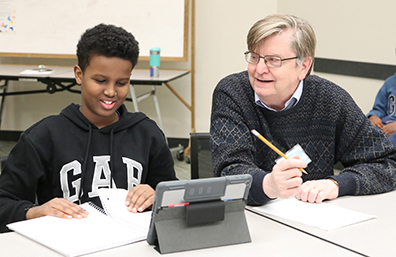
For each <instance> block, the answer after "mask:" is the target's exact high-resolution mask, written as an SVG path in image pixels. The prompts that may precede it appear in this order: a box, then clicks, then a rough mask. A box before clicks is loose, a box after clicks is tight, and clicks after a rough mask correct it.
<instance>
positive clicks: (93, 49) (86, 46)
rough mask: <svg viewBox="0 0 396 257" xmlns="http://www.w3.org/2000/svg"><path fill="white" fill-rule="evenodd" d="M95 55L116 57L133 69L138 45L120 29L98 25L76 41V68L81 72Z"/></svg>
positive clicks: (130, 35) (136, 59)
mask: <svg viewBox="0 0 396 257" xmlns="http://www.w3.org/2000/svg"><path fill="white" fill-rule="evenodd" d="M95 55H100V56H106V57H118V58H121V59H124V60H127V61H130V62H131V63H132V68H134V67H135V65H136V64H137V61H138V57H139V43H138V42H137V41H136V39H135V37H134V36H133V35H132V34H131V33H129V32H128V31H126V30H125V29H123V28H122V27H116V26H114V25H106V24H99V25H96V26H95V27H93V28H90V29H87V30H86V31H85V32H84V33H83V34H82V36H81V38H80V40H79V41H78V44H77V59H78V66H80V68H81V70H82V71H83V72H84V71H85V68H86V67H87V66H88V65H89V62H90V60H91V58H92V56H95Z"/></svg>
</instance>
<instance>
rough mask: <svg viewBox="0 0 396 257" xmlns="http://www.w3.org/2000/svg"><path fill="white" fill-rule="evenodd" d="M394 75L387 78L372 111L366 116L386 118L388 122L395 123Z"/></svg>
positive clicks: (395, 77)
mask: <svg viewBox="0 0 396 257" xmlns="http://www.w3.org/2000/svg"><path fill="white" fill-rule="evenodd" d="M395 97H396V73H395V74H394V75H393V76H391V77H389V78H387V79H386V81H385V83H384V85H383V86H382V87H381V89H380V90H379V91H378V94H377V97H376V98H375V102H374V106H373V109H372V110H371V111H370V112H369V113H368V114H367V117H370V116H371V115H375V116H378V117H379V118H381V119H382V118H384V117H388V118H389V120H393V121H396V110H395V102H396V99H395Z"/></svg>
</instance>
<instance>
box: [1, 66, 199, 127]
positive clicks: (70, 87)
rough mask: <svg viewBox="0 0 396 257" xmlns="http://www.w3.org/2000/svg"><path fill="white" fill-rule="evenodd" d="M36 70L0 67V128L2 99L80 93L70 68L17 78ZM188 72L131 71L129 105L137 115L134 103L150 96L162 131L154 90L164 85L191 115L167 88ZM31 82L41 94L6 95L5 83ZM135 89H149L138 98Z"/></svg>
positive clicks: (28, 91)
mask: <svg viewBox="0 0 396 257" xmlns="http://www.w3.org/2000/svg"><path fill="white" fill-rule="evenodd" d="M35 68H37V67H35V66H28V65H0V80H4V85H2V86H1V88H2V89H3V92H2V93H0V96H2V99H1V104H0V126H1V117H2V113H3V107H4V101H5V99H6V96H10V95H26V94H37V93H50V94H53V93H56V92H61V91H69V92H71V93H80V90H76V89H75V86H78V85H77V83H76V81H75V79H74V71H73V67H47V68H49V69H52V70H53V72H52V73H51V74H47V73H45V72H43V74H21V72H23V71H25V70H32V69H35ZM189 73H190V71H188V70H162V69H161V70H160V76H159V77H150V71H149V70H148V69H147V70H146V69H134V70H133V71H132V75H131V80H130V92H131V98H127V100H128V101H132V103H133V106H134V109H135V111H139V108H138V102H140V101H141V100H143V99H146V98H147V97H149V96H152V97H153V99H154V103H155V108H156V112H157V116H158V122H159V125H160V127H161V129H163V123H162V118H161V112H160V108H159V104H158V98H157V95H156V88H155V87H156V86H161V85H166V86H167V87H168V88H169V89H170V90H171V91H172V93H173V94H175V96H176V97H177V98H178V99H179V100H180V101H182V103H183V104H184V105H185V106H186V107H187V108H188V109H189V110H190V111H192V106H189V105H188V104H187V103H186V101H184V99H182V98H181V97H180V96H179V95H178V94H177V92H176V91H175V90H174V89H173V88H172V87H171V86H170V85H169V82H171V81H173V80H175V79H178V78H181V77H183V76H185V75H187V74H189ZM12 80H13V81H32V82H41V83H43V84H45V85H46V89H43V90H27V91H19V92H7V89H8V82H9V81H12ZM135 85H145V86H151V91H150V92H148V93H146V94H143V95H142V96H136V93H135Z"/></svg>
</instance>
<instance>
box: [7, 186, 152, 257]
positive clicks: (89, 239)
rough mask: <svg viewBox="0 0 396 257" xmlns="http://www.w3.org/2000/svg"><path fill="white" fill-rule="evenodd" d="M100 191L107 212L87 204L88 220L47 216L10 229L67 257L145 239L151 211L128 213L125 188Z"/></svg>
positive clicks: (16, 224) (13, 224)
mask: <svg viewBox="0 0 396 257" xmlns="http://www.w3.org/2000/svg"><path fill="white" fill-rule="evenodd" d="M99 191H100V193H99V194H100V198H101V201H102V205H103V206H104V209H105V210H103V209H100V208H99V207H97V206H95V205H94V204H92V203H84V204H82V205H81V206H82V207H83V208H84V209H85V210H87V211H88V212H89V215H88V217H87V218H84V219H80V220H77V219H71V220H66V219H60V218H56V217H51V216H45V217H41V218H37V219H32V220H24V221H20V222H15V223H11V224H8V225H7V226H8V228H9V229H11V230H14V231H15V232H17V233H19V234H22V235H23V236H25V237H28V238H30V239H31V240H34V241H36V242H38V243H40V244H42V245H44V246H46V247H48V248H51V249H52V250H54V251H56V252H58V253H60V254H62V255H64V256H80V255H84V254H88V253H93V252H97V251H102V250H106V249H110V248H114V247H118V246H122V245H126V244H130V243H133V242H138V241H141V240H145V239H146V237H147V232H148V228H149V224H150V219H151V212H144V213H137V214H135V213H131V212H128V210H127V209H126V206H125V204H124V202H125V197H126V194H127V191H126V190H124V189H100V190H99ZM102 199H105V200H102ZM117 202H118V203H122V204H121V206H119V204H116V203H117ZM123 207H125V208H123ZM110 213H112V214H110Z"/></svg>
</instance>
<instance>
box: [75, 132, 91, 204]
mask: <svg viewBox="0 0 396 257" xmlns="http://www.w3.org/2000/svg"><path fill="white" fill-rule="evenodd" d="M88 126H89V132H88V144H87V149H86V150H85V157H84V162H83V166H82V170H81V183H80V192H78V201H79V203H80V204H81V197H82V195H83V193H84V192H83V191H82V188H83V185H84V174H85V173H84V170H85V168H86V167H87V161H88V154H89V149H90V148H91V139H92V126H91V124H88Z"/></svg>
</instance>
